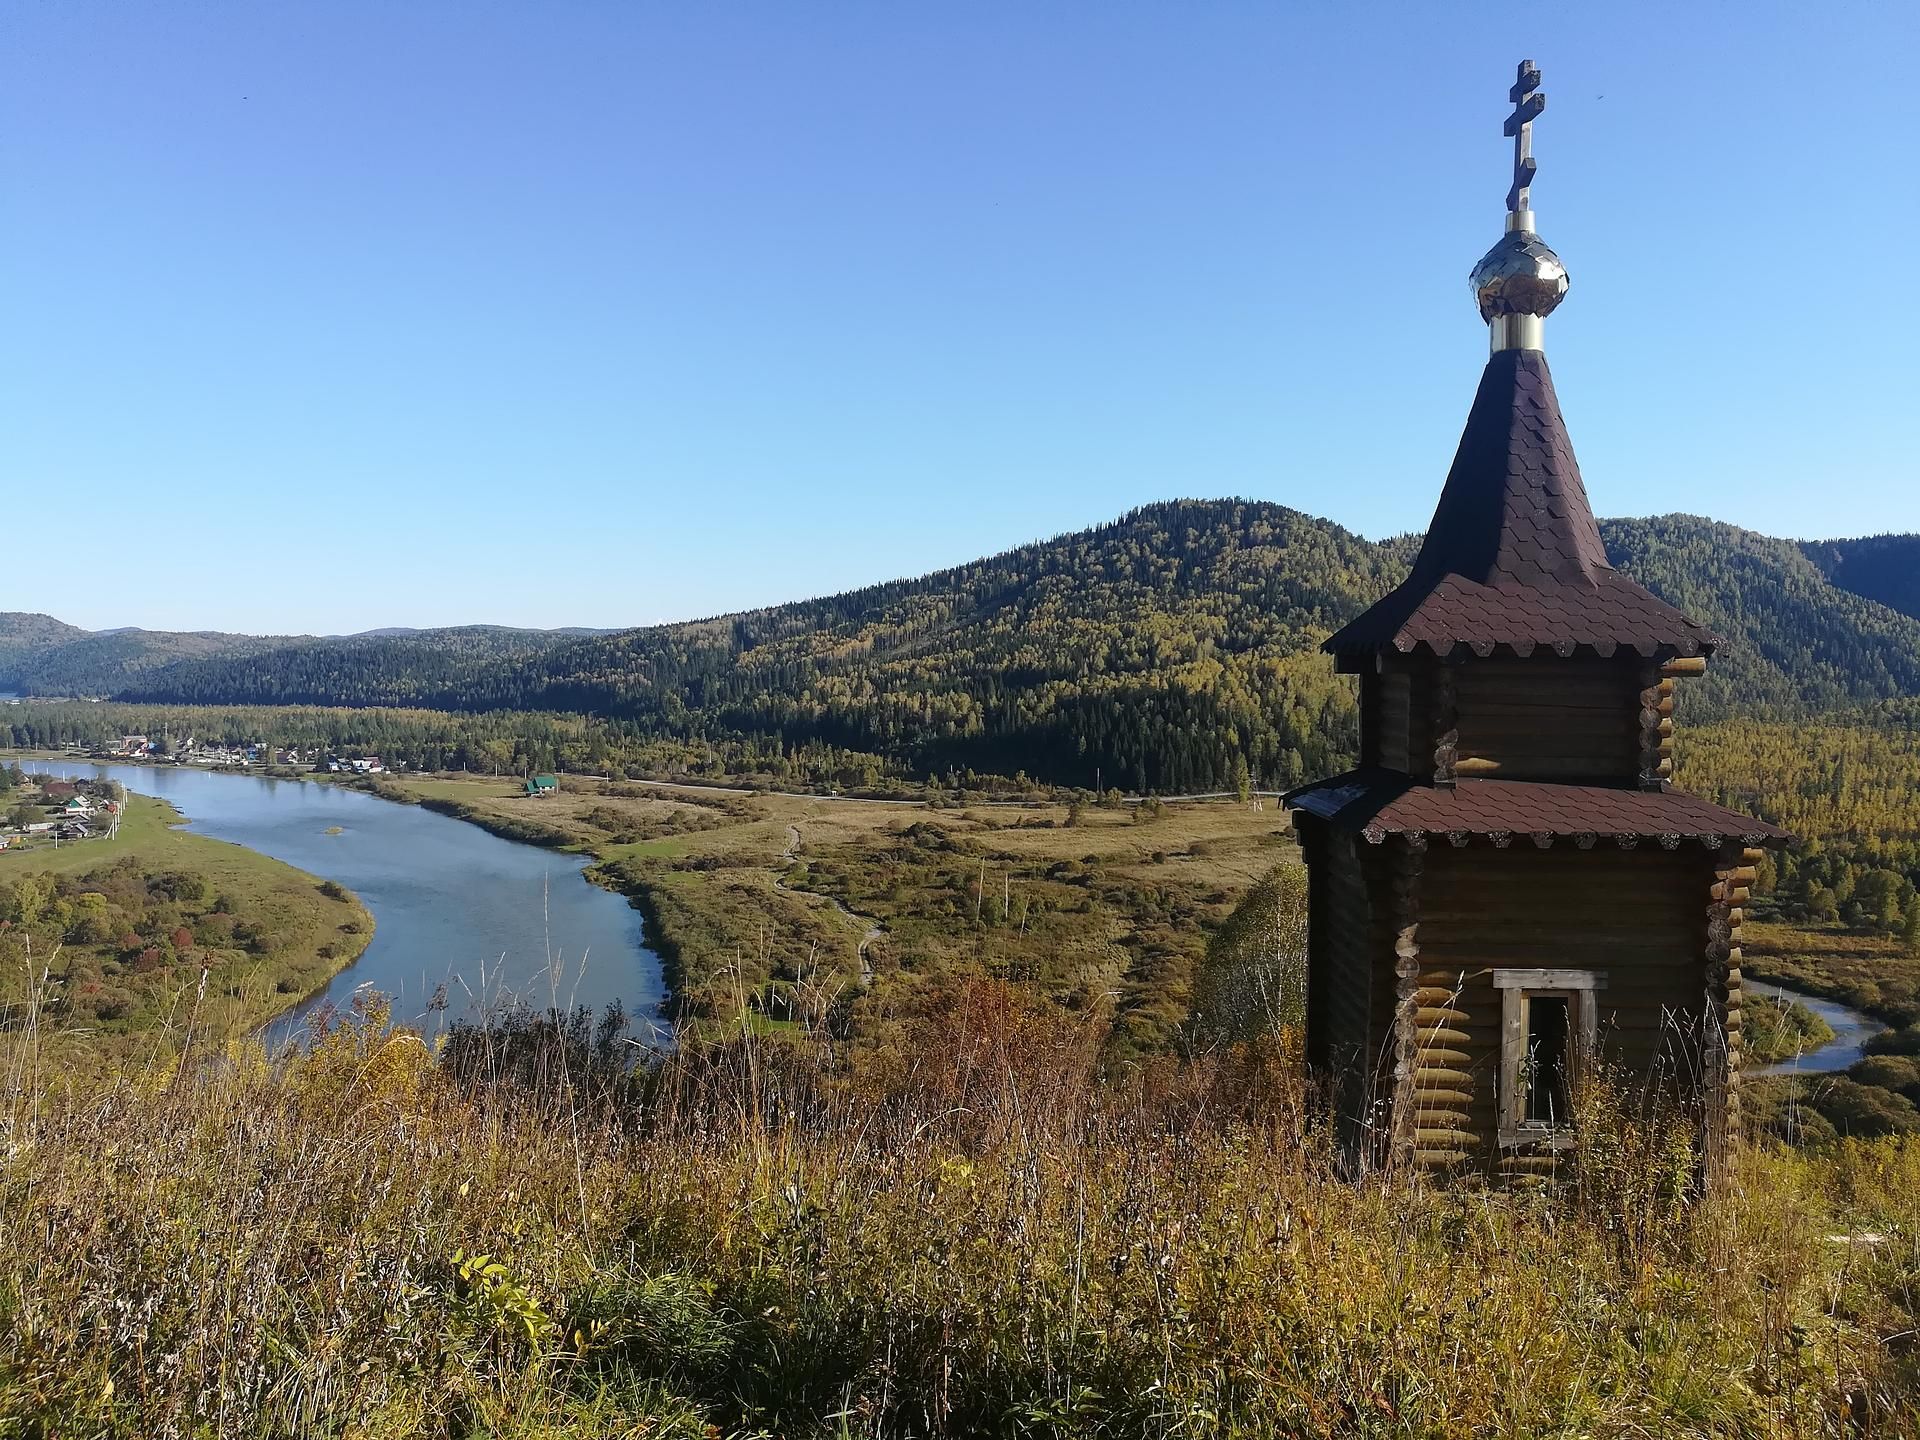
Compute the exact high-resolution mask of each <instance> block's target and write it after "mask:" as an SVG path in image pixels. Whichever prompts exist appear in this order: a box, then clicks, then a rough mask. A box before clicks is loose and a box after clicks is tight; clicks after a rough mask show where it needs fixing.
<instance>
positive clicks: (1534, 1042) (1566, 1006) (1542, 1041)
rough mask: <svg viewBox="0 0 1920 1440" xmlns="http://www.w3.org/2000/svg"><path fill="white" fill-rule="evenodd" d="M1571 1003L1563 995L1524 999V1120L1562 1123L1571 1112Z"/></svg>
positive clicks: (1551, 1123) (1543, 1123) (1539, 1123)
mask: <svg viewBox="0 0 1920 1440" xmlns="http://www.w3.org/2000/svg"><path fill="white" fill-rule="evenodd" d="M1572 1025H1573V1002H1572V1001H1571V1000H1570V999H1569V998H1568V997H1567V996H1565V995H1532V996H1529V997H1528V998H1527V1076H1526V1081H1527V1084H1526V1090H1527V1122H1528V1123H1529V1124H1536V1125H1564V1124H1566V1123H1567V1119H1568V1116H1569V1114H1570V1113H1571V1111H1572V1103H1571V1102H1572V1092H1571V1087H1570V1086H1569V1085H1568V1083H1567V1069H1568V1059H1569V1056H1570V1054H1571V1051H1572V1048H1573V1029H1572Z"/></svg>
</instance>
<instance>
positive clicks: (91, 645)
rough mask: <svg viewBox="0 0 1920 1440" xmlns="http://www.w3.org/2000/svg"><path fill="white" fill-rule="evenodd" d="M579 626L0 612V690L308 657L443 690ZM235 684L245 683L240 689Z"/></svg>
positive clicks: (116, 688)
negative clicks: (297, 630) (220, 622)
mask: <svg viewBox="0 0 1920 1440" xmlns="http://www.w3.org/2000/svg"><path fill="white" fill-rule="evenodd" d="M596 633H599V632H596V631H591V630H582V629H569V630H516V629H513V628H511V627H509V626H504V625H464V626H456V627H450V628H447V629H440V630H377V631H368V632H366V633H365V634H362V635H345V636H329V637H320V636H313V635H239V634H234V633H231V632H226V631H218V630H140V629H133V628H128V629H121V630H94V631H90V630H82V629H80V628H78V627H77V626H73V625H67V624H64V623H63V622H61V621H59V620H55V619H54V618H53V617H52V616H50V615H37V614H29V613H25V612H21V611H10V612H6V611H0V690H16V691H18V692H20V693H21V694H26V695H82V696H120V695H128V694H136V693H140V692H142V691H144V690H146V689H149V688H161V689H164V688H165V687H166V686H167V685H168V684H170V683H172V682H171V681H170V680H169V679H168V678H166V677H170V676H173V675H178V674H184V673H188V672H189V671H192V670H193V669H194V668H195V666H196V665H204V666H205V667H206V668H207V673H210V674H219V673H231V674H233V675H235V676H236V677H245V676H248V675H250V674H251V673H252V672H253V668H254V667H255V666H256V665H258V666H259V667H261V669H262V670H263V671H264V672H266V673H268V674H278V673H282V672H284V671H285V670H286V669H287V668H288V667H290V666H294V665H296V664H298V663H300V662H299V661H298V660H297V659H296V658H295V657H298V656H301V655H303V654H305V653H307V652H309V651H320V652H322V653H324V654H327V655H330V656H338V657H344V658H343V659H339V660H336V661H333V662H331V663H332V664H333V665H334V667H335V668H336V669H346V670H352V669H357V670H359V671H360V672H362V673H363V674H364V675H365V676H366V677H367V681H368V682H372V681H373V680H374V677H377V676H381V675H385V674H390V673H397V672H405V673H409V674H415V673H417V674H419V675H422V676H426V675H431V676H434V677H435V678H436V682H437V683H441V684H452V683H455V682H457V680H458V679H459V678H460V677H461V676H464V675H466V674H467V673H469V672H470V671H471V670H472V669H474V668H475V667H477V666H479V665H481V664H485V663H490V662H495V661H504V660H512V659H516V658H522V657H525V656H530V655H534V654H538V653H539V652H540V651H542V650H545V649H549V648H551V647H553V646H555V645H563V644H566V643H567V642H569V641H572V640H576V639H579V638H580V637H581V636H583V635H591V634H596ZM242 683H244V682H242Z"/></svg>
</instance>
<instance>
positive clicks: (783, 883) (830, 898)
mask: <svg viewBox="0 0 1920 1440" xmlns="http://www.w3.org/2000/svg"><path fill="white" fill-rule="evenodd" d="M799 849H800V827H799V826H798V825H789V826H787V848H786V849H785V850H782V851H781V852H780V863H781V864H782V865H784V866H786V867H787V868H788V869H791V868H792V867H793V866H794V865H795V864H796V863H797V862H798V860H799V854H798V852H799ZM773 886H774V888H775V889H776V890H785V891H787V892H788V893H789V894H793V895H811V896H812V897H813V898H814V899H816V900H824V901H826V902H827V904H829V905H831V906H832V907H833V908H834V909H835V910H837V911H838V912H839V913H840V914H842V915H844V916H845V917H846V918H847V919H849V920H851V921H852V922H853V923H854V924H856V925H858V924H860V923H861V922H862V921H864V922H865V923H866V926H867V933H866V934H864V935H862V936H861V937H860V944H859V945H858V947H856V949H855V950H854V956H855V958H856V959H858V960H859V962H860V988H861V989H862V990H865V989H867V988H868V987H869V986H871V985H872V984H873V965H872V963H871V962H869V961H868V959H867V947H868V946H869V945H871V944H873V942H874V941H876V940H878V939H879V938H880V937H881V936H882V935H884V934H886V933H887V931H886V927H885V926H884V925H882V924H881V923H880V922H879V921H878V920H876V919H875V918H874V917H873V916H871V915H862V914H859V913H858V912H856V911H853V910H849V909H848V908H847V907H846V906H845V904H843V903H842V902H841V900H840V898H839V897H838V896H837V895H823V894H821V893H820V892H819V891H818V890H795V889H794V888H793V887H792V886H790V885H788V884H787V877H786V876H785V875H784V874H777V875H775V876H774V877H773Z"/></svg>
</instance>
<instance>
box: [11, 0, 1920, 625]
mask: <svg viewBox="0 0 1920 1440" xmlns="http://www.w3.org/2000/svg"><path fill="white" fill-rule="evenodd" d="M1916 17H1920V7H1913V6H1904V5H1903V6H1896V5H1891V4H1888V5H1873V6H1834V5H1822V6H1818V7H1815V6H1801V7H1795V8H1791V9H1790V8H1788V7H1784V6H1779V5H1770V4H1755V5H1746V6H1737V7H1736V6H1732V5H1712V6H1675V5H1658V6H1628V5H1607V6H1578V7H1576V6H1568V5H1548V4H1545V3H1539V4H1535V5H1533V6H1526V7H1519V6H1501V7H1480V8H1476V9H1469V8H1465V7H1454V6H1447V5H1420V6H1413V5H1407V6H1394V7H1365V8H1362V7H1350V6H1344V5H1342V6H1336V5H1331V4H1329V5H1290V6H1283V5H1278V4H1261V5H1253V4H1201V5H1192V4H1174V3H1166V4H1158V5H1148V4H1124V3H1122V4H1114V5H1105V4H1102V5H1093V4H1065V3H1053V4H1020V5H1013V4H1007V5H996V4H991V3H981V0H973V3H968V4H965V5H958V4H951V5H933V4H927V5H898V4H881V3H871V4H868V3H856V0H836V3H823V4H801V5H795V4H768V5H752V4H728V3H714V4H699V5H695V4H672V5H666V4H661V5H651V4H639V3H618V4H616V3H602V4H584V3H567V0H543V3H539V4H535V3H531V0H527V3H522V4H514V5H506V4H497V3H483V0H464V3H460V4H436V3H429V0H408V3H406V4H404V5H394V4H387V3H381V4H353V3H344V0H329V3H327V4H304V5H296V4H264V3H262V4H240V3H231V4H226V3H205V0H198V3H195V0H174V3H168V4H147V5H138V6H136V5H126V4H117V3H116V4H113V5H105V4H85V3H68V4H60V5H54V4H51V3H45V0H40V3H35V0H19V3H16V4H13V5H11V6H8V7H6V8H5V9H4V11H0V417H3V419H0V475H4V484H5V488H4V491H0V493H4V494H5V495H6V496H7V497H8V498H9V499H11V500H13V501H14V502H15V503H14V504H13V505H12V506H10V507H8V508H9V512H10V516H11V518H13V519H15V520H16V521H25V522H28V523H29V524H31V525H33V526H35V527H46V526H52V527H55V529H56V530H58V528H59V527H63V526H71V527H72V531H73V534H74V535H75V537H76V538H84V539H86V540H87V541H91V540H92V539H93V538H95V537H104V538H106V539H107V540H108V541H109V542H110V543H111V548H112V551H113V559H112V562H111V563H110V564H93V563H88V564H86V565H84V566H82V567H81V573H80V574H78V575H76V574H74V573H72V572H71V571H70V570H67V569H66V568H65V567H49V566H47V565H46V564H44V563H42V562H43V561H44V558H45V556H46V555H48V554H49V553H69V552H67V551H66V550H65V549H64V547H58V546H56V547H52V548H51V549H50V548H49V547H46V546H43V545H41V544H38V543H31V544H23V543H20V539H21V532H20V531H19V530H18V529H16V530H15V538H16V543H15V545H13V546H12V547H10V549H11V551H12V555H11V563H6V564H4V565H0V609H37V610H48V611H51V612H53V613H56V614H58V615H60V616H62V617H63V618H66V619H69V620H71V621H74V622H76V623H79V624H84V625H88V626H96V627H98V626H108V625H123V624H141V625H148V626H154V627H174V628H187V627H191V628H221V629H244V630H254V631H295V630H298V631H344V630H353V629H359V628H364V627H369V626H375V625H390V624H413V625H428V624H442V623H457V622H465V621H494V622H501V623H514V624H530V625H561V624H580V625H623V624H638V623H645V622H650V621H656V620H668V619H680V618H686V617H690V616H696V615H703V614H711V613H715V612H718V611H723V610H730V609H736V608H742V607H747V606H753V605H759V604H767V603H774V602H778V601H781V600H785V599H792V598H797V597H799V596H803V595H809V594H818V593H824V592H828V591H833V590H838V589H843V588H846V587H849V586H853V585H858V584H861V583H864V582H867V581H872V580H879V579H884V578H888V577H891V576H896V575H904V574H915V573H919V572H921V571H924V570H928V569H932V568H935V567H938V566H941V565H945V564H950V563H955V562H959V561H963V560H967V559H970V558H972V557H974V556H977V555H980V554H984V553H990V552H993V551H997V550H1000V549H1004V548H1006V547H1008V546H1010V545H1013V544H1016V543H1019V542H1021V541H1023V540H1027V539H1031V538H1034V537H1037V536H1042V535H1047V534H1052V533H1057V532H1060V531H1063V530H1071V529H1077V528H1080V527H1081V526H1084V525H1089V524H1094V523H1097V522H1100V521H1103V520H1107V519H1110V518H1112V517H1114V516H1117V515H1118V514H1120V513H1121V512H1123V511H1125V510H1126V509H1128V508H1129V507H1131V506H1134V505H1137V504H1141V503H1144V502H1147V501H1151V500H1156V499H1163V498H1167V497H1170V496H1215V495H1226V494H1243V495H1249V496H1255V497H1259V498H1263V499H1271V500H1275V501H1279V502H1282V503H1285V504H1288V505H1293V506H1297V507H1299V508H1300V509H1303V510H1306V511H1310V512H1312V513H1315V514H1320V515H1326V516H1329V517H1331V518H1333V519H1335V520H1337V521H1339V522H1341V523H1342V524H1345V525H1347V526H1350V527H1352V528H1353V529H1355V530H1358V531H1361V532H1362V533H1365V534H1368V535H1374V536H1378V535H1383V534H1389V533H1393V532H1397V531H1402V530H1408V529H1417V528H1420V527H1422V526H1424V525H1425V523H1426V521H1427V518H1428V516H1429V515H1430V514H1431V512H1432V505H1433V500H1434V497H1435V495H1436V493H1437V491H1438V488H1439V484H1440V481H1441V478H1442V476H1443V474H1444V472H1445V468H1446V464H1447V461H1448V460H1449V458H1450V457H1451V454H1452V449H1453V445H1454V442H1455V440H1456V439H1457V437H1458V434H1459V429H1460V425H1461V422H1462V421H1463V419H1464V418H1465V414H1466V409H1467V404H1468V402H1469V400H1470V398H1471V396H1472V393H1473V388H1474V384H1475V381H1476V379H1477V376H1478V372H1479V368H1480V366H1481V364H1482V363H1483V360H1484V355H1485V345H1486V340H1485V332H1484V330H1483V328H1482V326H1481V325H1480V323H1479V320H1478V318H1477V316H1476V315H1475V314H1474V312H1473V308H1472V304H1471V301H1470V299H1469V297H1468V294H1467V288H1466V283H1465V276H1466V272H1467V270H1468V269H1469V267H1470V266H1471V265H1472V263H1473V262H1474V260H1475V259H1477V258H1478V257H1479V255H1480V254H1481V253H1482V251H1484V250H1485V249H1486V248H1487V246H1488V245H1490V244H1491V243H1492V242H1493V241H1494V239H1495V238H1496V237H1497V236H1498V234H1499V231H1500V221H1501V213H1502V208H1503V207H1502V200H1503V197H1504V195H1505V192H1506V187H1507V183H1508V167H1509V163H1510V161H1509V151H1508V146H1507V142H1505V141H1504V140H1503V139H1502V137H1501V135H1500V133H1499V130H1500V122H1501V120H1502V118H1503V115H1504V113H1505V110H1506V108H1507V102H1506V87H1507V86H1508V84H1509V83H1510V82H1511V80H1512V75H1513V67H1514V63H1515V62H1516V61H1517V60H1519V59H1520V58H1521V57H1522V56H1530V57H1532V58H1533V59H1535V60H1537V61H1538V62H1539V63H1540V65H1541V66H1542V68H1543V70H1544V72H1545V87H1544V88H1545V89H1546V91H1547V93H1548V96H1549V105H1548V109H1547V113H1546V115H1545V117H1544V118H1543V119H1542V120H1541V122H1540V124H1539V126H1538V127H1537V136H1536V147H1535V148H1536V153H1537V154H1538V156H1539V161H1540V177H1539V180H1538V182H1537V184H1536V186H1535V190H1534V203H1535V207H1536V209H1537V211H1538V214H1539V216H1540V222H1541V229H1542V232H1543V234H1544V236H1545V238H1546V239H1547V240H1548V242H1549V243H1551V244H1552V245H1554V246H1555V248H1556V249H1558V250H1559V252H1560V254H1561V255H1562V256H1563V257H1564V258H1565V259H1566V261H1567V264H1568V267H1569V269H1570V270H1571V272H1572V275H1573V290H1572V293H1571V294H1570V296H1569V297H1568V299H1567V302H1566V303H1565V305H1564V306H1562V308H1561V310H1560V311H1559V313H1558V314H1557V315H1556V316H1555V317H1554V318H1553V319H1552V321H1550V322H1549V327H1548V341H1547V348H1548V353H1549V355H1550V356H1551V358H1552V361H1553V365H1554V369H1555V375H1556V378H1557V380H1558V384H1559V389H1560V393H1561V397H1562V401H1563V404H1564V408H1565V410H1566V412H1567V418H1568V422H1569V425H1570V427H1571V429H1572V433H1573V438H1574V443H1575V445H1576V446H1577V448H1578V450H1579V452H1580V456H1581V462H1582V467H1583V469H1584V471H1585V474H1586V479H1587V484H1588V488H1589V491H1590V493H1591V494H1592V496H1593V499H1594V503H1595V507H1596V508H1597V509H1598V510H1599V511H1600V513H1602V514H1608V515H1623V514H1647V513H1654V512H1661V511H1668V510H1688V511H1693V512H1695V513H1705V514H1710V515H1713V516H1715V517H1716V518H1720V519H1725V520H1730V521H1733V522H1736V523H1739V524H1744V525H1748V526H1751V527H1753V528H1755V529H1761V530H1766V531H1770V532H1772V533H1776V534H1788V535H1800V536H1816V535H1818V536H1832V535H1850V534H1860V533H1870V532H1876V531H1884V530H1913V529H1920V485H1916V483H1915V480H1916V473H1915V472H1916V465H1915V456H1916V453H1920V404H1917V403H1915V400H1914V397H1913V391H1914V389H1915V379H1916V364H1915V360H1914V354H1913V336H1914V334H1915V333H1916V331H1917V330H1920V300H1917V299H1916V288H1915V277H1914V259H1913V240H1912V237H1913V235H1914V234H1915V233H1916V231H1920V187H1916V186H1915V185H1914V184H1913V167H1912V161H1911V151H1912V150H1913V149H1914V147H1915V145H1916V142H1920V98H1916V97H1917V96H1920V90H1917V89H1916V87H1914V86H1913V85H1912V84H1911V83H1910V82H1909V81H1908V80H1907V79H1906V78H1905V77H1904V76H1903V75H1902V74H1901V73H1900V71H1899V67H1902V66H1909V65H1910V64H1911V62H1912V60H1913V57H1914V55H1915V54H1916V41H1920V20H1917V19H1916ZM41 533H42V534H44V533H45V532H44V529H42V530H41ZM33 557H39V558H38V559H36V558H33Z"/></svg>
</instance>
